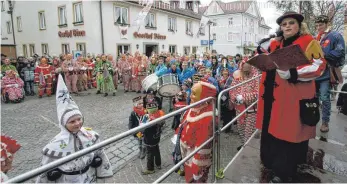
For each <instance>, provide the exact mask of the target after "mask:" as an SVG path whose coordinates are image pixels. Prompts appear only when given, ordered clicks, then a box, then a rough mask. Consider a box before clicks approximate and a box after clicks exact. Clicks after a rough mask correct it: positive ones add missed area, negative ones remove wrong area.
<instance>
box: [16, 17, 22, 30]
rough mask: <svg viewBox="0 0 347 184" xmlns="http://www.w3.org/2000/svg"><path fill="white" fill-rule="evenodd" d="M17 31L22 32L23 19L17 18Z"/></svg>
mask: <svg viewBox="0 0 347 184" xmlns="http://www.w3.org/2000/svg"><path fill="white" fill-rule="evenodd" d="M17 30H18V32H21V31H22V17H17Z"/></svg>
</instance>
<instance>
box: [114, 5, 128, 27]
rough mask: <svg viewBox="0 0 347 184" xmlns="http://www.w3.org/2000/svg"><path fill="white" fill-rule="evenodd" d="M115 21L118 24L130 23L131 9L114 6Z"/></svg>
mask: <svg viewBox="0 0 347 184" xmlns="http://www.w3.org/2000/svg"><path fill="white" fill-rule="evenodd" d="M114 16H115V17H114V21H115V23H116V24H128V22H129V21H128V20H129V18H128V17H129V11H128V8H123V7H118V6H115V7H114Z"/></svg>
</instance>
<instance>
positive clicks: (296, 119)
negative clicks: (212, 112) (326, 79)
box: [256, 35, 326, 143]
mask: <svg viewBox="0 0 347 184" xmlns="http://www.w3.org/2000/svg"><path fill="white" fill-rule="evenodd" d="M315 42H316V44H318V45H319V43H318V42H317V41H316V40H314V39H313V37H312V36H311V35H303V36H300V37H299V38H298V39H296V40H295V41H294V42H293V44H297V45H299V46H300V47H301V49H302V50H303V51H304V52H305V54H306V56H308V58H309V59H310V61H311V64H308V65H303V66H300V67H297V72H298V80H299V81H306V82H299V83H297V84H292V83H289V82H288V81H287V80H284V79H282V78H280V76H279V75H278V74H276V76H275V80H274V89H273V98H274V101H273V103H272V109H271V117H270V122H269V129H268V131H269V133H270V134H272V135H273V136H274V137H276V138H278V139H281V140H285V141H288V142H293V143H300V142H302V141H306V140H308V139H311V138H314V137H315V136H316V127H311V126H306V125H303V124H302V123H301V120H300V116H299V100H301V99H311V98H313V97H314V96H315V93H316V88H315V83H314V79H315V78H317V77H319V76H320V75H321V74H322V72H324V69H325V65H326V61H325V59H324V58H322V57H321V56H323V54H319V51H318V50H316V48H315V47H314V43H315ZM282 44H283V43H282V42H279V41H277V40H273V41H272V42H271V44H270V52H273V51H274V50H275V49H276V48H277V47H280V48H282V47H283V45H282ZM319 48H320V47H319ZM266 78H267V72H263V75H262V78H261V82H260V83H261V84H262V85H260V89H259V97H262V98H259V103H258V116H257V123H256V127H257V128H258V129H261V128H262V124H263V120H264V92H265V85H266V82H267V81H266Z"/></svg>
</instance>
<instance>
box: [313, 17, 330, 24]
mask: <svg viewBox="0 0 347 184" xmlns="http://www.w3.org/2000/svg"><path fill="white" fill-rule="evenodd" d="M328 22H329V17H328V16H326V15H319V16H318V17H316V19H315V23H328Z"/></svg>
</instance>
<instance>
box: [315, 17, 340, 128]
mask: <svg viewBox="0 0 347 184" xmlns="http://www.w3.org/2000/svg"><path fill="white" fill-rule="evenodd" d="M315 22H316V28H317V31H318V35H317V37H316V39H317V40H318V41H319V42H320V45H321V47H322V50H323V52H324V58H325V59H326V60H327V62H328V65H327V67H326V69H325V71H324V73H323V75H322V76H321V77H319V78H317V79H316V91H317V94H319V98H320V100H321V101H322V126H321V128H320V131H321V132H328V131H329V121H330V111H331V101H330V88H331V86H330V85H335V86H337V85H338V83H339V82H340V83H342V82H343V79H342V77H341V78H339V77H338V76H341V70H340V69H339V67H341V66H343V65H344V63H345V41H344V39H343V37H342V35H341V34H340V33H338V32H336V31H331V27H329V18H328V16H325V15H320V16H318V17H317V18H316V20H315ZM331 74H332V76H330V75H331ZM331 78H335V80H330V79H331Z"/></svg>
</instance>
